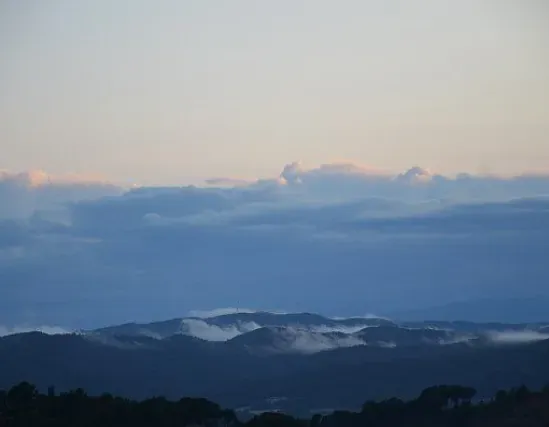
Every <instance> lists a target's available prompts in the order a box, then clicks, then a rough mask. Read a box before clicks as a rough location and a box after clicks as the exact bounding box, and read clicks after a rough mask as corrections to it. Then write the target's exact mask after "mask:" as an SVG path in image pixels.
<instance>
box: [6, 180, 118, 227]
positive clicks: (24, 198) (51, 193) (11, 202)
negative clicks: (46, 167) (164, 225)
mask: <svg viewBox="0 0 549 427" xmlns="http://www.w3.org/2000/svg"><path fill="white" fill-rule="evenodd" d="M122 192H123V190H122V189H121V188H119V187H117V186H115V185H112V184H110V183H108V182H107V181H105V180H102V179H100V178H99V177H94V176H84V175H49V174H47V173H46V172H44V171H40V170H38V171H28V172H20V173H12V172H7V171H0V219H2V218H4V219H5V218H28V217H30V216H31V215H32V214H34V213H36V212H37V211H49V210H59V209H62V208H64V207H65V206H64V205H66V204H67V203H69V202H74V201H79V200H89V199H96V198H99V197H103V196H113V195H120V194H122Z"/></svg>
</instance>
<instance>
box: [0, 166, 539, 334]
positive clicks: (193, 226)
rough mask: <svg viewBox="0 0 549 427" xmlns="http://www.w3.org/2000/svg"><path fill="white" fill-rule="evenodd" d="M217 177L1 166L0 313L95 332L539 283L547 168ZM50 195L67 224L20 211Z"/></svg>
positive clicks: (300, 171)
mask: <svg viewBox="0 0 549 427" xmlns="http://www.w3.org/2000/svg"><path fill="white" fill-rule="evenodd" d="M40 176H41V175H40ZM221 183H222V184H223V186H220V187H215V186H213V187H212V186H211V185H210V186H208V187H206V188H200V187H164V188H136V189H132V190H130V191H126V192H122V190H121V189H119V188H118V187H115V186H111V185H108V184H104V183H92V184H88V183H86V184H83V183H81V182H74V180H72V181H70V183H66V182H64V181H62V180H61V181H60V180H48V179H45V178H43V177H42V178H40V177H38V178H37V177H34V178H32V179H31V177H29V176H26V177H25V175H23V176H14V175H9V176H8V175H3V178H2V180H1V183H0V211H1V212H2V215H3V218H5V219H4V221H1V222H0V283H1V286H0V323H3V324H21V323H25V322H26V323H29V322H31V323H33V324H63V325H67V326H70V327H96V326H98V325H101V324H108V323H121V322H124V321H134V320H139V321H148V320H153V319H155V318H156V319H163V318H168V317H172V316H173V317H181V316H182V315H183V314H185V313H187V312H189V311H190V310H194V309H196V308H197V307H231V306H232V307H277V308H280V309H284V310H288V311H320V312H324V313H326V314H332V315H356V314H360V313H365V312H375V313H388V312H392V311H395V310H406V309H410V308H418V307H428V306H432V305H437V304H442V303H449V302H453V301H459V300H463V299H474V298H485V297H494V296H498V297H502V298H506V297H523V296H531V295H534V294H545V293H547V292H548V291H547V289H546V283H547V281H548V280H549V271H548V269H547V267H546V264H547V262H546V254H547V253H549V198H547V196H546V195H547V194H548V193H549V178H547V177H543V176H539V177H526V176H523V177H515V178H495V177H476V176H470V175H460V176H457V177H444V176H441V175H437V174H434V173H431V172H428V171H426V170H424V169H421V168H412V169H410V170H409V171H407V172H404V173H401V174H388V173H386V172H380V171H376V170H372V169H369V168H364V167H358V166H354V165H352V164H344V163H340V164H333V165H324V166H321V167H318V168H314V169H306V168H304V167H303V166H302V165H301V164H299V163H296V164H291V165H288V166H287V167H285V168H284V170H283V172H282V173H281V175H280V176H279V177H276V178H274V179H272V180H262V181H257V182H252V183H249V184H244V183H240V182H239V183H238V185H237V186H228V187H227V185H226V184H227V183H226V182H225V181H223V182H221V181H217V180H216V181H215V182H210V184H221ZM54 195H55V197H53V196H54ZM105 196H109V197H105ZM51 206H57V207H58V206H63V207H64V209H65V212H66V213H67V214H68V215H67V221H66V222H64V223H59V222H58V221H56V218H55V217H53V216H51V215H50V216H46V215H37V214H36V212H37V211H41V212H44V211H45V210H47V209H53V208H51ZM6 218H10V219H9V220H8V219H6ZM13 218H17V219H16V220H14V219H13ZM21 218H25V220H24V221H22V220H21ZM203 314H205V315H207V313H203ZM538 320H539V319H538ZM195 326H196V327H198V326H197V325H195ZM215 332H216V333H217V332H219V331H215ZM221 332H223V331H221ZM223 333H225V332H223Z"/></svg>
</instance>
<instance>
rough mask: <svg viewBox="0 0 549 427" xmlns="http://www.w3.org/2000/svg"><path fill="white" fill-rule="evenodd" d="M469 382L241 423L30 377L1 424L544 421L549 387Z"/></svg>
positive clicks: (222, 413) (501, 426)
mask: <svg viewBox="0 0 549 427" xmlns="http://www.w3.org/2000/svg"><path fill="white" fill-rule="evenodd" d="M475 394H476V391H475V390H474V389H473V388H470V387H462V386H452V385H443V386H435V387H431V388H428V389H426V390H424V391H423V392H422V393H421V395H420V396H419V397H418V398H416V399H414V400H411V401H402V400H400V399H396V398H393V399H389V400H384V401H379V402H374V401H369V402H366V403H365V404H364V405H363V407H362V410H361V411H360V412H347V411H336V412H334V413H332V414H330V415H315V416H313V417H312V418H311V419H307V420H305V419H297V418H294V417H291V416H289V415H284V414H280V413H263V414H261V415H257V416H255V417H253V418H251V419H250V420H248V421H247V422H241V421H239V420H238V418H237V417H236V414H235V413H234V412H233V411H231V410H226V409H223V408H221V407H220V406H219V405H217V404H215V403H213V402H210V401H208V400H206V399H194V398H184V399H181V400H178V401H169V400H167V399H165V398H162V397H156V398H151V399H147V400H144V401H140V402H137V401H133V400H129V399H125V398H121V397H115V396H112V395H110V394H103V395H101V396H88V395H87V394H86V392H85V391H84V390H82V389H77V390H73V391H70V392H65V393H60V394H57V393H56V392H55V390H54V389H53V388H50V389H49V390H48V393H47V394H41V393H39V392H38V390H37V389H36V387H35V386H34V385H32V384H29V383H26V382H24V383H21V384H19V385H17V386H15V387H13V388H11V389H10V390H8V391H0V426H2V427H3V426H9V427H125V426H128V427H129V426H131V427H145V426H146V427H186V426H188V427H191V426H192V427H197V426H204V427H278V426H280V427H293V426H295V427H309V426H311V427H319V426H323V427H355V426H356V427H358V426H361V427H401V426H402V427H404V426H407V427H408V426H416V427H435V426H436V427H440V426H444V427H453V426H455V427H457V426H470V427H492V426H493V427H496V426H497V427H506V426H507V427H511V426H516V427H538V426H539V427H547V426H549V387H546V388H545V389H543V390H542V391H538V392H534V391H530V390H528V389H527V388H526V387H520V388H516V389H512V390H509V391H499V392H498V393H497V394H496V396H495V397H494V398H493V399H490V400H489V401H485V402H482V401H480V402H473V399H474V397H475Z"/></svg>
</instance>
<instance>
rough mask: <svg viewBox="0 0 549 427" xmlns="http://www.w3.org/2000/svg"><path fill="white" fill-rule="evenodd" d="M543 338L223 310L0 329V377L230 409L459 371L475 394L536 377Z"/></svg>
mask: <svg viewBox="0 0 549 427" xmlns="http://www.w3.org/2000/svg"><path fill="white" fill-rule="evenodd" d="M548 343H549V322H547V323H537V324H505V323H491V324H481V323H471V322H445V321H440V322H434V321H429V322H402V323H400V322H393V321H391V320H387V319H379V318H349V319H331V318H327V317H324V316H321V315H317V314H310V313H295V314H275V313H267V312H257V313H234V314H225V315H220V316H213V317H207V318H198V317H189V318H179V319H172V320H168V321H161V322H153V323H148V324H147V323H144V324H136V323H131V324H123V325H113V326H111V327H107V328H100V329H95V330H86V331H84V330H81V331H78V332H76V333H66V334H55V335H46V334H43V333H40V332H29V333H22V334H12V335H8V336H5V337H3V338H0V366H2V369H0V387H9V386H10V385H13V384H15V383H17V382H19V381H22V380H29V381H32V382H33V383H35V384H37V385H38V386H39V387H42V388H47V387H48V385H51V384H55V385H56V386H57V387H59V388H60V389H71V388H75V387H78V386H84V387H85V388H86V389H87V390H89V391H90V392H91V393H101V392H103V391H109V392H112V393H117V394H121V395H123V396H128V397H132V398H146V397H151V396H154V395H165V396H168V397H176V396H182V395H185V396H203V397H207V398H211V399H214V400H215V401H219V402H221V403H222V404H224V405H228V406H229V407H232V408H239V407H246V408H255V410H260V409H265V408H267V409H269V408H270V409H283V410H285V411H290V412H294V413H308V411H310V410H312V409H313V408H320V407H324V408H332V407H343V408H351V409H352V408H354V407H355V406H356V405H360V404H361V403H362V402H363V401H364V400H365V399H367V398H382V397H384V396H401V397H409V396H413V395H414V394H416V393H417V392H418V390H421V389H422V388H425V387H426V386H428V385H429V384H433V383H445V382H452V381H453V382H456V381H457V380H460V379H461V380H463V378H466V379H467V383H468V384H472V385H473V386H475V387H478V389H479V390H480V392H481V393H484V394H485V395H486V396H489V395H490V393H491V392H494V391H495V390H497V388H500V387H512V386H515V385H520V384H522V383H525V384H528V385H531V386H542V385H543V383H544V381H546V379H547V378H549V371H548V370H547V364H546V358H547V357H548V356H549V345H548ZM404 378H405V379H406V380H405V381H404V380H403V379H404ZM275 398H276V399H275ZM273 405H274V406H273Z"/></svg>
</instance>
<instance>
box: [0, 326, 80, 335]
mask: <svg viewBox="0 0 549 427" xmlns="http://www.w3.org/2000/svg"><path fill="white" fill-rule="evenodd" d="M26 332H42V333H44V334H48V335H62V334H70V333H71V332H72V331H70V330H67V329H65V328H61V327H59V326H13V327H6V326H1V325H0V337H3V336H7V335H14V334H23V333H26Z"/></svg>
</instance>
